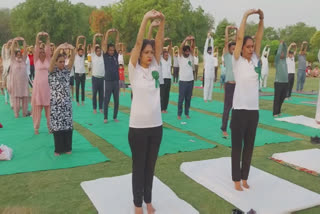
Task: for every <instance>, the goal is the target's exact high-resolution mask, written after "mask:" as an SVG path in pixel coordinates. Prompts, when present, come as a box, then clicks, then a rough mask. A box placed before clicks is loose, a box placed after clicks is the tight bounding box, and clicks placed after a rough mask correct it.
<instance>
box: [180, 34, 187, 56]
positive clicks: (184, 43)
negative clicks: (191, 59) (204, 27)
mask: <svg viewBox="0 0 320 214" xmlns="http://www.w3.org/2000/svg"><path fill="white" fill-rule="evenodd" d="M188 38H189V37H187V38H185V39H184V40H183V42H182V43H181V45H180V49H179V56H182V52H183V47H184V46H185V45H186V42H187V41H188Z"/></svg>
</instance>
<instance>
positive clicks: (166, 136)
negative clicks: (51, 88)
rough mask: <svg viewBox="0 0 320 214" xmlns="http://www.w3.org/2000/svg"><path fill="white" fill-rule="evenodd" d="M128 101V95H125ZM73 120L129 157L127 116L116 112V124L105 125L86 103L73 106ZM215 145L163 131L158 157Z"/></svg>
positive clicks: (102, 117)
mask: <svg viewBox="0 0 320 214" xmlns="http://www.w3.org/2000/svg"><path fill="white" fill-rule="evenodd" d="M126 97H127V98H129V99H130V94H126ZM88 100H90V101H91V99H88ZM73 109H74V120H75V121H76V122H77V123H79V124H81V125H82V126H83V127H85V128H87V129H89V130H90V131H91V132H93V133H94V134H96V135H98V136H100V137H101V138H103V139H105V140H106V141H108V142H109V143H110V144H112V145H113V146H114V147H115V148H117V149H118V150H120V151H121V152H123V153H124V154H126V155H127V156H130V157H131V150H130V146H129V143H128V131H129V115H128V114H125V113H122V112H118V117H117V118H118V120H119V121H120V122H118V123H116V122H114V121H113V120H112V119H111V120H109V122H108V123H107V124H104V123H103V120H104V116H103V114H101V113H97V114H93V113H92V105H91V103H89V102H87V104H86V105H84V106H75V105H74V108H73ZM109 118H113V108H110V107H109ZM214 147H215V145H213V144H210V143H207V142H205V141H202V140H199V139H198V138H196V137H193V136H190V135H188V134H184V133H181V132H178V131H175V130H173V129H169V128H165V127H164V129H163V138H162V142H161V146H160V151H159V156H162V155H165V154H175V153H178V152H188V151H195V150H200V149H211V148H214Z"/></svg>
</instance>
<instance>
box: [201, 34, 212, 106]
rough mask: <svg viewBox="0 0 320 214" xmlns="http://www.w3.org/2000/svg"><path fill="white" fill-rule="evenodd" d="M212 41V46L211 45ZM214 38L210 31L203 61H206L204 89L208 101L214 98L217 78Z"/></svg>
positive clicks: (205, 100)
mask: <svg viewBox="0 0 320 214" xmlns="http://www.w3.org/2000/svg"><path fill="white" fill-rule="evenodd" d="M209 41H210V46H209ZM213 50H214V46H213V38H212V36H211V34H210V33H208V34H207V39H206V43H205V45H204V49H203V63H204V72H205V75H204V78H205V80H204V89H203V100H204V102H208V100H209V101H211V100H212V90H213V84H214V80H215V59H214V54H213Z"/></svg>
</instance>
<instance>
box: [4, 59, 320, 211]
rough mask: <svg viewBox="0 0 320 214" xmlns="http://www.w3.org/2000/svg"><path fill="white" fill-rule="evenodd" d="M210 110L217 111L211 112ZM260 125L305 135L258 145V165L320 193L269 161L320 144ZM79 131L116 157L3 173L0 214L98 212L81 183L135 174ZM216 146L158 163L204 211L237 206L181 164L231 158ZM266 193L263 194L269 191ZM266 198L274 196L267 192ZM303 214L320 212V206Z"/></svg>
mask: <svg viewBox="0 0 320 214" xmlns="http://www.w3.org/2000/svg"><path fill="white" fill-rule="evenodd" d="M201 73H202V65H200V68H199V76H201V75H202V74H201ZM274 73H275V70H274V68H272V69H271V71H270V74H269V78H268V87H273V81H274ZM318 89H319V79H314V78H313V79H312V78H311V79H309V78H307V80H306V85H305V90H307V91H309V90H318ZM177 90H178V88H177V87H176V86H173V87H172V91H175V92H176V91H177ZM202 93H203V92H202V90H201V89H195V91H194V96H199V97H202ZM213 98H214V99H215V100H219V101H223V94H222V93H215V94H214V95H213ZM86 105H91V103H89V102H87V103H86ZM191 105H192V104H191ZM260 107H261V108H262V109H267V110H272V101H266V100H261V101H260ZM315 110H316V109H315V107H312V106H301V105H292V104H284V106H283V112H284V113H288V114H291V115H300V114H302V115H305V116H308V117H314V116H315ZM120 111H123V112H126V113H128V112H129V109H127V108H125V107H120ZM205 113H206V114H212V113H210V112H205ZM212 115H214V114H212ZM215 115H216V114H215ZM191 116H192V115H191ZM216 116H217V115H216ZM218 116H219V115H218ZM199 122H200V121H199ZM42 125H44V124H42ZM259 126H260V127H263V128H266V129H270V130H272V131H274V132H279V133H282V134H287V135H290V136H294V137H299V138H302V139H303V140H301V141H294V142H291V143H280V144H271V145H265V146H261V147H257V148H255V150H254V154H253V160H252V165H253V166H255V167H257V168H259V169H261V170H264V171H266V172H269V173H271V174H273V175H275V176H278V177H280V178H283V179H285V180H288V181H290V182H293V183H295V184H297V185H300V186H302V187H304V188H307V189H309V190H312V191H314V192H317V193H320V177H316V176H313V175H309V174H307V173H304V172H299V171H296V170H294V169H291V168H289V167H285V166H282V165H280V164H278V163H275V162H273V161H271V160H268V158H269V157H270V156H271V155H272V154H273V153H276V152H286V151H293V150H302V149H311V148H320V146H319V145H313V144H311V143H310V139H309V138H308V137H306V136H303V135H299V134H296V133H292V132H290V131H286V130H282V129H277V128H274V127H269V126H263V125H259ZM170 128H173V127H170ZM75 129H76V130H77V131H79V132H80V133H81V134H82V135H83V136H84V137H85V138H86V139H87V140H88V141H89V142H91V143H92V145H94V146H97V147H98V148H99V149H100V151H101V152H102V153H104V154H105V155H106V156H107V157H108V158H110V160H111V161H110V162H105V163H100V164H96V165H90V166H84V167H77V168H71V169H62V170H51V171H41V172H32V173H23V174H15V175H7V176H1V177H0V188H1V191H0V193H1V194H0V213H1V212H2V211H5V213H10V211H15V213H48V214H50V213H52V214H57V213H85V214H89V213H97V211H96V210H95V208H94V207H93V205H92V204H91V202H90V200H89V199H88V197H87V196H86V194H85V193H84V192H83V191H82V189H81V187H80V183H81V182H82V181H87V180H93V179H97V178H101V177H111V176H118V175H123V174H127V173H130V172H131V159H130V158H129V157H127V156H125V155H124V154H123V153H121V152H120V151H118V150H117V149H115V148H114V147H113V146H111V145H110V144H109V143H108V142H107V141H105V140H104V139H102V138H100V137H98V136H96V135H94V134H93V133H91V132H90V131H89V130H87V129H85V128H83V127H82V126H80V125H79V124H75ZM216 129H217V130H219V129H220V127H216ZM189 134H190V133H189ZM199 138H200V137H199ZM201 139H202V140H205V141H207V142H209V143H212V144H216V143H215V142H213V141H209V140H207V139H203V138H201ZM216 145H217V147H216V148H214V149H207V150H199V151H194V152H184V153H178V154H173V155H165V156H163V157H159V159H158V162H157V166H156V173H155V174H156V176H157V177H158V178H159V179H160V180H161V181H162V182H164V183H165V184H166V185H168V186H169V187H170V188H171V189H172V190H173V191H174V192H175V193H176V194H177V195H178V196H179V197H180V198H182V199H184V200H186V201H187V202H188V203H190V204H191V205H192V206H194V207H195V208H196V209H197V210H198V211H199V212H200V213H201V214H215V213H217V214H220V213H221V214H224V213H226V214H228V213H231V210H232V209H233V208H234V206H233V205H232V204H230V203H228V202H226V201H225V200H223V199H222V198H220V197H219V196H217V195H215V194H214V193H212V192H211V191H209V190H207V189H206V188H204V187H202V186H201V185H200V184H197V183H196V182H194V181H193V180H191V179H190V178H188V177H187V176H186V175H184V174H183V173H182V172H180V170H179V168H180V165H181V163H183V162H187V161H197V160H205V159H212V158H219V157H224V156H230V154H231V149H230V148H228V147H225V146H221V145H219V144H216ZM34 155H37V154H34ZM0 170H1V169H0ZM230 179H231V178H230ZM249 182H250V177H249ZM105 191H110V190H105ZM261 194H262V195H263V193H261ZM261 200H268V199H267V198H263V196H261ZM284 200H285V199H284ZM297 213H301V214H302V213H303V214H307V213H308V214H311V213H314V214H316V213H320V206H318V207H314V208H311V209H308V210H303V211H300V212H297Z"/></svg>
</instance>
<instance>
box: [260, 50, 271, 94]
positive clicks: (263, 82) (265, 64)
mask: <svg viewBox="0 0 320 214" xmlns="http://www.w3.org/2000/svg"><path fill="white" fill-rule="evenodd" d="M269 54H270V46H269V45H266V46H265V47H264V48H263V51H262V56H261V63H262V68H261V79H260V89H261V88H266V87H267V82H268V75H269V61H268V58H269Z"/></svg>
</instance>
